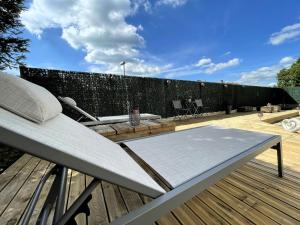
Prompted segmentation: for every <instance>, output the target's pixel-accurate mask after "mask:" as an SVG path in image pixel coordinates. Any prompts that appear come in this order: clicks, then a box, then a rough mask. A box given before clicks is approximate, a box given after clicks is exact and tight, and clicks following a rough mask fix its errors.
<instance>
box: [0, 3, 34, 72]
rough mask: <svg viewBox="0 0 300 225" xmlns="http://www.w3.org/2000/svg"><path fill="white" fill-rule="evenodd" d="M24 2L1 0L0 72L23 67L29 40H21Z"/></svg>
mask: <svg viewBox="0 0 300 225" xmlns="http://www.w3.org/2000/svg"><path fill="white" fill-rule="evenodd" d="M24 9H25V7H24V3H23V0H0V70H3V69H5V68H10V69H11V68H16V67H17V66H18V65H23V60H24V59H25V55H24V54H25V53H26V52H28V50H27V47H28V44H29V40H28V39H24V38H21V37H20V36H19V35H20V34H21V33H22V28H23V25H22V23H21V20H20V13H21V11H22V10H24Z"/></svg>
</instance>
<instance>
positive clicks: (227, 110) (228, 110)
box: [225, 105, 232, 114]
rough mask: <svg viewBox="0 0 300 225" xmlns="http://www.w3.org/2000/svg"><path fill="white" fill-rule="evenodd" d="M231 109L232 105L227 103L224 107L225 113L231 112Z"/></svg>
mask: <svg viewBox="0 0 300 225" xmlns="http://www.w3.org/2000/svg"><path fill="white" fill-rule="evenodd" d="M231 109H232V105H227V106H226V109H225V111H226V114H230V113H231Z"/></svg>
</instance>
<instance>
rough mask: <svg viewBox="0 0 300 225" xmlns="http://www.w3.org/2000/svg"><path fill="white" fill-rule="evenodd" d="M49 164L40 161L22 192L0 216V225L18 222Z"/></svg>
mask: <svg viewBox="0 0 300 225" xmlns="http://www.w3.org/2000/svg"><path fill="white" fill-rule="evenodd" d="M49 164H50V163H49V162H47V161H44V160H42V161H40V162H39V164H38V165H37V167H35V169H34V170H33V172H32V173H31V174H30V176H29V177H28V179H27V180H26V181H25V183H24V184H23V186H22V191H19V192H18V193H17V194H16V196H15V197H14V198H13V200H12V201H11V202H10V204H9V205H8V206H7V208H6V209H5V211H4V212H3V214H2V215H1V222H0V224H9V223H14V222H18V221H19V220H20V218H21V216H22V213H23V211H24V210H23V209H24V208H26V206H27V204H28V203H29V201H30V198H31V196H32V194H33V193H32V191H31V190H35V188H36V187H37V185H38V183H39V180H40V179H41V178H42V177H43V176H44V174H45V172H46V171H47V169H48V167H49Z"/></svg>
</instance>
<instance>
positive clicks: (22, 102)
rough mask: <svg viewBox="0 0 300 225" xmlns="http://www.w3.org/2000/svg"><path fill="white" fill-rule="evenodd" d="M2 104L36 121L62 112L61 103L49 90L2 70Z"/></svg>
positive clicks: (0, 101)
mask: <svg viewBox="0 0 300 225" xmlns="http://www.w3.org/2000/svg"><path fill="white" fill-rule="evenodd" d="M0 106H1V107H3V108H5V109H7V110H9V111H11V112H13V113H15V114H18V115H20V116H22V117H24V118H26V119H29V120H31V121H34V122H36V123H42V122H45V121H47V120H49V119H52V118H54V117H56V116H57V115H58V114H59V113H61V112H62V107H61V104H60V103H59V101H58V100H57V99H56V98H55V97H54V96H53V95H52V94H51V93H50V92H49V91H48V90H46V89H45V88H43V87H41V86H38V85H36V84H33V83H31V82H29V81H27V80H24V79H22V78H20V77H17V76H13V75H8V74H6V73H4V72H1V71H0Z"/></svg>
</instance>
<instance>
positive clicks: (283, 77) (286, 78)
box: [277, 58, 300, 87]
mask: <svg viewBox="0 0 300 225" xmlns="http://www.w3.org/2000/svg"><path fill="white" fill-rule="evenodd" d="M277 80H278V87H296V86H300V58H299V59H298V60H297V61H296V62H295V63H293V65H292V66H291V68H289V69H282V70H280V71H279V73H278V74H277Z"/></svg>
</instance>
